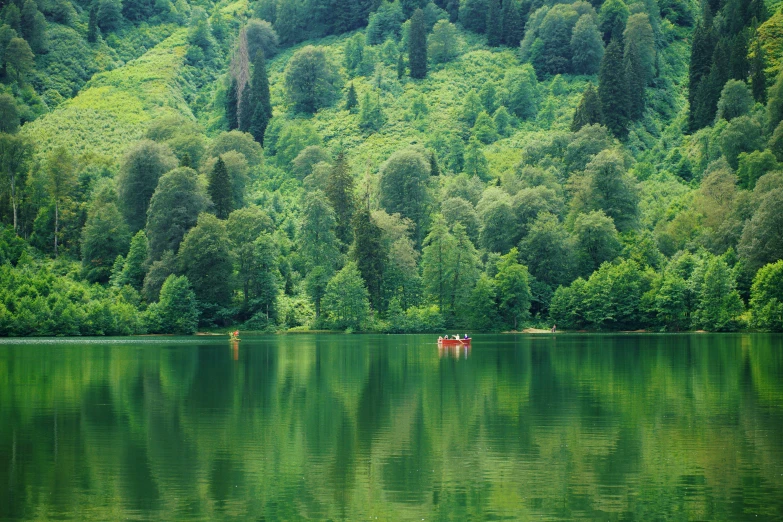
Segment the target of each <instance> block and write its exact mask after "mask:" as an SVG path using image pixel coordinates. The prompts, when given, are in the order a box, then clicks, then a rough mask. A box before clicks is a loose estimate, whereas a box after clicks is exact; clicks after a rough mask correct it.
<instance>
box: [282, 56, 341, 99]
mask: <svg viewBox="0 0 783 522" xmlns="http://www.w3.org/2000/svg"><path fill="white" fill-rule="evenodd" d="M341 89H342V78H341V77H340V72H339V69H338V67H337V65H335V64H334V63H333V62H332V61H331V59H330V58H329V57H328V55H327V53H326V50H325V49H324V48H322V47H313V46H312V45H308V46H307V47H303V48H302V49H300V50H299V51H297V52H296V53H295V54H294V56H292V57H291V59H290V60H289V62H288V65H287V66H286V69H285V90H286V96H287V97H288V101H289V103H291V105H292V106H293V108H294V109H295V110H297V111H301V112H306V113H313V112H315V111H317V110H318V109H320V108H322V107H328V106H330V105H331V104H333V103H334V102H336V101H337V100H338V99H339V97H340V91H341Z"/></svg>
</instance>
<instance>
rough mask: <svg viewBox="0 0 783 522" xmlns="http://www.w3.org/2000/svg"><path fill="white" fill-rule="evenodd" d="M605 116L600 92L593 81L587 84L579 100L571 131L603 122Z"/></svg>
mask: <svg viewBox="0 0 783 522" xmlns="http://www.w3.org/2000/svg"><path fill="white" fill-rule="evenodd" d="M602 121H603V117H602V116H601V100H600V99H599V98H598V93H597V92H596V91H595V87H593V84H592V83H588V84H587V88H586V89H585V92H584V94H582V99H581V100H579V105H578V106H577V107H576V112H574V121H573V122H571V132H576V131H578V130H579V129H581V128H582V127H584V126H585V125H595V124H596V123H602Z"/></svg>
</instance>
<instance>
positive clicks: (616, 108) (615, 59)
mask: <svg viewBox="0 0 783 522" xmlns="http://www.w3.org/2000/svg"><path fill="white" fill-rule="evenodd" d="M598 97H599V98H600V100H601V113H602V114H603V119H604V124H605V125H606V127H607V128H608V129H609V130H610V131H611V132H612V134H614V135H615V136H617V137H618V138H623V137H625V136H626V135H627V134H628V80H627V78H626V76H625V67H623V49H622V45H621V44H620V41H619V40H618V39H616V38H615V39H613V40H612V42H611V43H610V44H609V47H607V48H606V53H605V54H604V58H603V60H601V69H600V71H599V72H598Z"/></svg>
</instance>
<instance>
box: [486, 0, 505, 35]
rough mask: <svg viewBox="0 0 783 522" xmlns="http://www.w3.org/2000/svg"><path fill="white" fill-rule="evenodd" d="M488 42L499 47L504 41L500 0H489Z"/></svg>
mask: <svg viewBox="0 0 783 522" xmlns="http://www.w3.org/2000/svg"><path fill="white" fill-rule="evenodd" d="M486 32H487V44H489V45H490V46H491V47H497V46H499V45H500V44H501V43H503V22H502V18H501V10H500V0H489V1H488V5H487V30H486Z"/></svg>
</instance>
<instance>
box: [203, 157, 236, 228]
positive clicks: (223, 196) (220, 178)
mask: <svg viewBox="0 0 783 522" xmlns="http://www.w3.org/2000/svg"><path fill="white" fill-rule="evenodd" d="M209 197H210V198H212V204H213V205H214V209H215V215H216V216H217V217H218V218H220V219H226V218H228V215H229V214H231V211H232V210H233V206H234V198H233V195H232V193H231V177H230V176H229V175H228V169H227V168H226V164H225V162H223V158H221V157H218V160H217V161H216V162H215V167H214V168H213V169H212V172H210V174H209Z"/></svg>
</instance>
